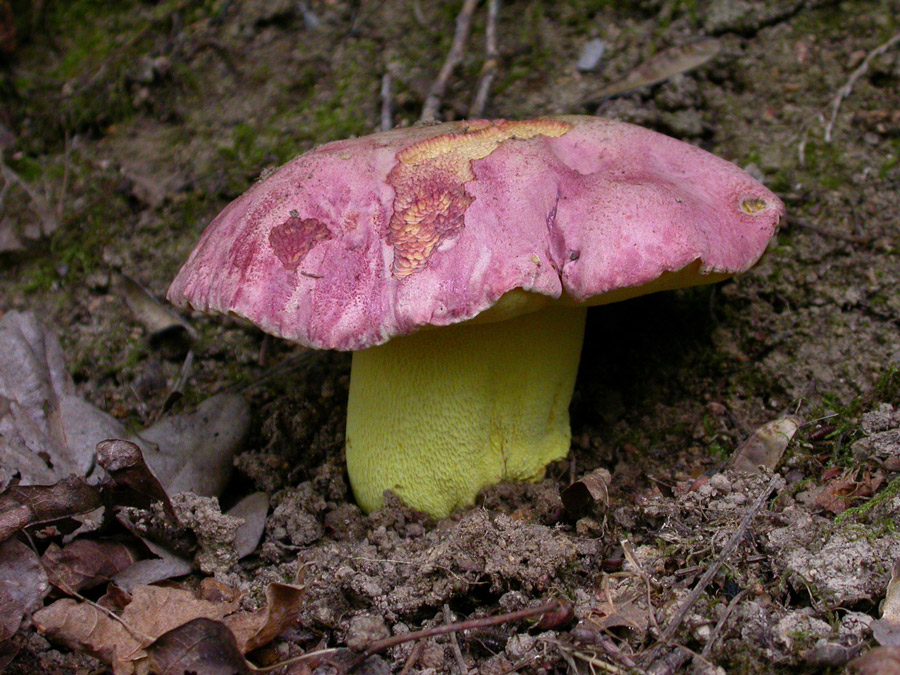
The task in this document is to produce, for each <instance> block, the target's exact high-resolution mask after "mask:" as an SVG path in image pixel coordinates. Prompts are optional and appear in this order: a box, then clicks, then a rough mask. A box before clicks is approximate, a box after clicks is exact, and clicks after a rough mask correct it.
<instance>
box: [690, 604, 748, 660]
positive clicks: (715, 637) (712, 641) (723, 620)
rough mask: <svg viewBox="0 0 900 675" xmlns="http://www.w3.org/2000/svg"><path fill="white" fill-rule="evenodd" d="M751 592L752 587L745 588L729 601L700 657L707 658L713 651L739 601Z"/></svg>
mask: <svg viewBox="0 0 900 675" xmlns="http://www.w3.org/2000/svg"><path fill="white" fill-rule="evenodd" d="M749 592H750V589H748V588H745V589H744V590H742V591H741V592H740V593H738V594H737V595H735V596H734V597H733V598H732V599H731V602H729V603H728V607H726V608H725V612H724V613H723V614H722V616H721V618H720V619H719V621H718V623H716V627H715V628H713V632H712V633H710V636H709V639H708V640H707V641H706V644H705V645H703V651H702V652H700V657H701V658H703V659H706V657H708V656H709V653H710V652H711V651H712V648H713V645H714V644H715V643H716V640H718V639H719V635H720V634H721V633H722V629H724V628H725V624H726V623H727V622H728V617H729V616H731V612H732V611H733V610H734V608H735V607H737V605H738V603H739V602H740V601H741V600H743V599H744V598H745V597H746V595H747V593H749Z"/></svg>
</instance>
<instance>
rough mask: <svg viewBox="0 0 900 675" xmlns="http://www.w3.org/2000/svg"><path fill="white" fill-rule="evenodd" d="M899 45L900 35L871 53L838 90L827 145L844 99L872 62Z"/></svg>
mask: <svg viewBox="0 0 900 675" xmlns="http://www.w3.org/2000/svg"><path fill="white" fill-rule="evenodd" d="M897 43H900V33H897V34H896V35H894V37H892V38H891V39H890V40H888V41H887V42H885V43H884V44H882V45H880V46H878V47H876V48H875V49H873V50H872V51H870V52H869V53H868V54H867V55H866V58H864V59H863V61H862V63H860V64H859V66H857V68H856V70H854V71H853V72H852V73H850V77H849V78H847V81H846V82H845V83H844V86H843V87H841V88H840V89H838V90H837V94H835V96H834V98H833V99H832V100H831V118H830V119H829V120H828V124H826V125H825V142H826V143H831V132H832V130H833V129H834V122H835V120H836V119H837V116H838V111H839V110H840V109H841V103H843V102H844V99H845V98H847V97H848V96H849V95H850V94H851V92H852V91H853V85H854V84H856V81H857V80H858V79H859V78H860V77H862V76H863V75H865V73H866V71H867V70H868V69H869V66H870V65H871V64H872V61H874V60H875V59H876V58H877V57H879V56H881V55H882V54H884V53H885V52H886V51H887V50H888V49H890V48H891V47H893V46H894V45H895V44H897Z"/></svg>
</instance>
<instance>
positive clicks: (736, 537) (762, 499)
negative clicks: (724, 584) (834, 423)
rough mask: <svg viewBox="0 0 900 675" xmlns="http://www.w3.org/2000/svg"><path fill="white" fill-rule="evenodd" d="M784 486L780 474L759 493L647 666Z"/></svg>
mask: <svg viewBox="0 0 900 675" xmlns="http://www.w3.org/2000/svg"><path fill="white" fill-rule="evenodd" d="M783 484H784V480H783V479H782V477H781V476H779V475H778V474H775V475H774V476H772V480H770V481H769V482H768V484H767V485H766V487H765V488H763V491H762V492H760V493H759V496H758V497H757V498H756V501H755V502H753V505H752V506H751V507H750V508H749V509H747V513H746V514H744V518H743V519H742V520H741V523H740V525H738V528H737V530H735V533H734V534H733V535H732V536H731V539H729V540H728V543H727V544H725V548H723V549H722V552H721V553H720V554H719V558H718V559H717V560H716V561H715V562H714V563H713V564H712V565H711V566H710V568H709V569H708V570H706V572H705V573H704V574H703V576H702V577H700V581H698V582H697V585H696V586H694V588H693V590H692V591H691V592H690V594H688V596H687V598H686V599H685V601H684V602H683V603H682V605H681V608H680V609H679V610H678V613H677V614H676V615H675V618H673V619H672V621H671V622H670V623H669V625H668V626H666V629H665V630H664V631H663V632H662V635H660V636H659V641H658V642H657V644H656V646H655V647H654V648H653V649H651V650H650V651H649V652H647V656H646V657H645V658H644V660H643V663H644V665H645V666H649V665H650V664H651V663H653V661H654V660H655V659H656V656H657V654H659V650H660V649H661V648H662V647H663V645H665V644H667V643H669V641H671V639H672V636H673V635H675V633H676V631H677V630H678V629H679V628H680V627H681V623H682V622H683V621H684V618H685V617H686V616H687V613H688V612H689V611H690V610H691V608H692V607H693V606H694V605H695V604H696V603H697V600H699V599H700V595H701V594H702V593H703V591H705V590H706V587H707V586H708V585H709V582H710V581H712V580H713V577H714V576H716V574H718V572H719V569H720V568H721V567H722V565H723V564H724V563H725V561H726V560H728V556H730V555H731V552H732V551H734V549H735V548H737V546H738V544H740V543H741V539H743V538H744V535H745V534H747V530H748V529H749V528H750V523H751V522H752V521H753V518H754V517H756V514H757V513H758V512H759V510H760V509H761V508H762V506H763V504H765V503H766V500H767V499H768V498H769V495H770V494H771V493H772V491H773V490H775V489H777V488H778V487H780V486H781V485H783Z"/></svg>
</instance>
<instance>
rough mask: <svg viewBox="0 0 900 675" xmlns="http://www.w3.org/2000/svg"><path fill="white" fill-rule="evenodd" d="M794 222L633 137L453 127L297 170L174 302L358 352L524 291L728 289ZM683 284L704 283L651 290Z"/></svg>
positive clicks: (680, 154)
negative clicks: (710, 285)
mask: <svg viewBox="0 0 900 675" xmlns="http://www.w3.org/2000/svg"><path fill="white" fill-rule="evenodd" d="M783 211H784V207H783V205H782V203H781V202H780V201H779V199H778V198H777V197H776V196H775V195H774V194H772V193H771V192H770V191H769V190H767V189H766V188H765V187H763V186H762V185H761V184H759V183H758V182H757V181H756V180H754V179H753V178H752V177H751V176H749V175H748V174H747V173H745V172H744V171H742V170H740V169H739V168H737V167H736V166H734V165H733V164H731V163H730V162H728V161H726V160H723V159H720V158H718V157H715V156H714V155H711V154H710V153H707V152H705V151H703V150H701V149H699V148H696V147H694V146H692V145H689V144H687V143H683V142H681V141H677V140H675V139H672V138H669V137H667V136H664V135H662V134H658V133H656V132H653V131H650V130H647V129H643V128H641V127H637V126H633V125H630V124H625V123H622V122H616V121H611V120H604V119H601V118H596V117H588V116H557V117H548V118H541V119H537V120H530V121H523V122H511V121H505V120H498V121H487V120H476V121H468V122H449V123H445V124H439V125H433V126H423V127H414V128H409V129H399V130H395V131H389V132H385V133H379V134H373V135H370V136H365V137H362V138H356V139H350V140H344V141H337V142H334V143H329V144H327V145H323V146H321V147H319V148H316V149H315V150H312V151H310V152H308V153H306V154H303V155H301V156H299V157H297V158H296V159H294V160H292V161H290V162H288V163H287V164H285V165H284V166H282V167H281V168H280V169H279V170H277V171H276V172H275V173H274V174H273V175H271V176H269V177H268V178H266V179H265V180H262V181H260V182H258V183H256V184H255V185H254V186H252V187H251V188H250V189H249V190H248V191H247V192H246V193H245V194H243V195H242V196H241V197H239V198H238V199H236V200H235V201H234V202H232V203H231V204H230V205H229V206H228V207H227V208H226V209H225V210H224V211H223V212H222V213H221V214H220V215H219V216H218V217H217V218H216V219H215V220H214V221H213V222H212V223H211V224H210V225H209V227H208V228H207V229H206V231H205V232H204V234H203V236H202V239H201V241H200V243H199V244H198V245H197V247H196V248H195V249H194V251H193V253H192V254H191V256H190V258H189V260H188V261H187V263H186V264H185V265H184V266H183V268H182V269H181V271H180V272H179V274H178V276H177V278H176V279H175V281H174V282H173V284H172V286H171V288H170V290H169V295H168V297H169V299H170V300H171V301H172V302H173V303H175V304H177V305H181V306H187V307H192V308H194V309H197V310H200V311H205V312H220V313H225V314H233V315H237V316H241V317H243V318H246V319H248V320H250V321H251V322H253V323H255V324H257V325H258V326H259V327H260V328H262V329H263V330H264V331H266V332H268V333H271V334H273V335H276V336H279V337H283V338H286V339H289V340H292V341H295V342H298V343H300V344H303V345H306V346H309V347H313V348H318V349H339V350H359V349H364V348H367V347H371V346H375V345H379V344H382V343H384V342H386V341H388V340H390V339H391V338H393V337H395V336H400V335H407V334H410V333H413V332H415V331H417V330H419V329H420V328H423V327H425V326H429V325H433V326H443V325H449V324H453V323H458V322H462V321H466V320H469V319H472V318H473V317H475V316H477V315H479V314H480V313H482V312H484V311H485V310H487V309H489V308H491V307H492V306H493V305H495V303H497V302H498V300H500V299H501V298H502V297H503V296H505V295H507V294H509V293H510V292H511V291H514V290H516V289H521V290H523V291H528V292H530V293H533V294H538V295H540V296H544V297H545V299H546V300H548V301H549V300H553V299H559V298H563V300H564V301H570V302H575V303H584V304H603V303H605V302H609V301H614V300H618V299H622V298H623V297H629V296H632V295H640V294H642V293H643V292H648V291H653V290H660V289H661V288H668V287H671V286H672V285H676V286H677V285H691V283H705V282H706V281H707V280H715V279H716V278H725V277H727V276H730V275H732V274H735V273H738V272H741V271H744V270H746V269H748V268H749V267H751V266H752V265H753V264H754V263H755V262H756V261H757V259H758V258H759V257H760V256H761V255H762V253H763V252H764V251H765V248H766V244H767V242H768V241H769V239H770V238H771V236H772V235H773V233H774V231H775V229H776V227H777V225H778V222H779V219H780V217H781V216H782V214H783ZM681 270H687V272H685V274H688V276H696V277H697V279H696V280H695V281H694V280H692V279H688V280H687V282H688V283H681V282H680V281H679V282H678V283H674V282H673V283H672V284H670V283H669V282H665V281H663V282H662V283H660V282H658V281H657V280H659V279H660V278H661V277H663V279H665V277H666V275H676V276H677V275H678V274H679V271H681ZM654 282H657V283H656V285H654ZM648 285H649V286H648ZM644 289H647V290H644ZM526 304H527V303H526ZM525 311H527V310H525Z"/></svg>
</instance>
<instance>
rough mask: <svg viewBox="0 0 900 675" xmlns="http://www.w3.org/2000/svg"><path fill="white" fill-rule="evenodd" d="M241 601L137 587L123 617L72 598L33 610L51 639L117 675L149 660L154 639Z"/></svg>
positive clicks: (223, 613) (220, 613)
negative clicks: (148, 651)
mask: <svg viewBox="0 0 900 675" xmlns="http://www.w3.org/2000/svg"><path fill="white" fill-rule="evenodd" d="M238 604H239V601H235V602H231V603H212V602H208V601H206V600H201V599H199V598H197V597H196V596H195V595H194V594H193V593H191V592H190V591H186V590H182V589H179V588H161V587H158V586H138V587H137V588H135V589H134V592H133V593H132V599H131V602H130V603H129V604H128V606H126V607H125V609H124V610H122V615H121V621H116V620H115V619H113V618H112V617H110V616H109V615H108V614H107V613H106V612H104V611H103V610H101V609H99V608H98V607H97V606H95V605H93V604H87V603H79V602H75V601H74V600H71V599H69V598H64V599H62V600H57V601H56V602H54V603H53V604H52V605H50V606H49V607H45V608H44V609H42V610H39V611H38V612H35V614H34V617H33V620H34V624H35V626H37V628H38V630H39V631H41V632H42V633H44V634H45V635H46V636H47V637H48V638H49V639H51V640H55V641H57V642H60V643H62V644H64V645H66V646H67V647H69V648H70V649H76V650H79V651H83V652H86V653H88V654H91V655H92V656H94V657H96V658H98V659H100V660H101V661H104V662H105V663H108V664H110V665H111V666H112V667H113V671H114V672H115V673H116V675H131V674H132V673H134V672H136V664H137V663H138V662H140V661H142V660H144V659H146V653H145V652H144V651H143V649H142V648H143V646H144V645H147V644H150V643H151V642H152V641H153V640H154V639H155V638H156V637H158V636H160V635H162V634H163V633H165V632H167V631H169V630H172V629H173V628H177V627H178V626H180V625H182V624H184V623H187V622H188V621H191V620H192V619H195V618H198V617H203V618H209V619H221V618H222V617H224V616H227V615H228V614H231V613H232V612H234V611H235V610H236V609H237V607H238ZM126 626H127V627H128V628H126ZM129 629H130V630H129Z"/></svg>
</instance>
